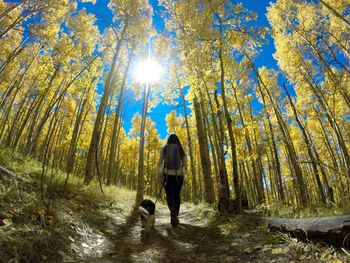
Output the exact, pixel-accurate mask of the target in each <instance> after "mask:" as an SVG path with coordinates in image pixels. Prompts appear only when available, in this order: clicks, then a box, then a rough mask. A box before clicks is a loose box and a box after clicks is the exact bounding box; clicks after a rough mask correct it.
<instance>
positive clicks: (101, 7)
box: [78, 0, 277, 139]
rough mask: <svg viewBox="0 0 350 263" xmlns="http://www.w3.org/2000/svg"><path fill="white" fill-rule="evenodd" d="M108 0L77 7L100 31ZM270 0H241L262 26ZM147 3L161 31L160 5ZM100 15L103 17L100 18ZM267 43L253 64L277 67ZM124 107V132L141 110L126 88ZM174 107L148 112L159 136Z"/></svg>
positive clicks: (109, 15) (164, 133)
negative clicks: (92, 20) (93, 21)
mask: <svg viewBox="0 0 350 263" xmlns="http://www.w3.org/2000/svg"><path fill="white" fill-rule="evenodd" d="M108 2H109V0H97V1H96V4H95V5H93V4H91V3H79V6H78V9H81V8H86V10H87V12H88V13H93V14H95V15H96V16H97V25H98V27H99V29H100V31H101V32H103V31H104V30H105V29H106V28H107V27H108V23H106V22H105V20H108V21H111V20H112V13H111V11H110V10H109V9H108V8H107V4H108ZM270 2H275V0H274V1H268V0H242V3H243V5H244V6H246V7H247V8H248V9H250V10H251V11H253V12H255V13H257V15H258V19H257V21H256V22H255V23H257V24H259V25H263V26H269V24H268V21H267V19H266V12H267V11H266V8H267V7H268V6H269V3H270ZM149 3H150V4H151V5H152V7H153V11H154V13H153V26H154V27H155V29H156V30H157V31H158V32H159V33H161V32H162V31H163V30H164V22H163V20H162V18H161V15H160V11H161V7H159V5H158V0H149ZM102 16H103V17H104V18H105V19H104V18H102ZM268 39H269V43H268V44H267V45H265V46H264V47H263V50H262V52H261V53H260V55H259V56H258V57H257V58H256V60H255V64H256V65H257V66H258V67H261V66H263V65H265V66H266V67H268V68H275V69H277V65H276V61H275V60H274V59H273V57H272V54H273V53H274V52H275V48H274V45H273V41H272V39H271V37H268ZM124 102H125V103H124V105H127V106H124V107H126V108H125V109H124V111H125V115H124V125H123V126H124V129H125V130H126V132H128V131H129V129H130V127H131V119H132V116H133V115H134V114H135V113H136V112H137V111H138V112H141V103H142V102H141V101H136V100H135V97H134V94H133V92H132V91H131V90H128V91H127V92H126V94H125V101H124ZM253 107H256V109H257V110H258V108H259V105H258V104H257V103H256V102H253ZM173 109H176V110H177V111H178V112H179V113H181V112H182V110H181V108H179V107H176V106H168V105H164V104H159V105H158V106H157V107H155V108H154V109H152V111H151V112H150V113H149V114H148V116H149V117H151V119H152V120H153V121H154V122H155V123H156V128H157V130H158V132H159V134H160V136H161V138H163V139H164V138H165V137H166V136H167V127H166V122H165V116H166V114H168V113H169V112H170V111H171V110H173Z"/></svg>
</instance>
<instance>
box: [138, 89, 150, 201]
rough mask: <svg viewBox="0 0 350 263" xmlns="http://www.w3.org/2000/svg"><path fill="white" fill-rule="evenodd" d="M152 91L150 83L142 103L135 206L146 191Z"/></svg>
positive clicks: (145, 90)
mask: <svg viewBox="0 0 350 263" xmlns="http://www.w3.org/2000/svg"><path fill="white" fill-rule="evenodd" d="M149 93H150V84H149V83H148V84H146V85H145V88H144V99H143V104H142V121H141V130H140V144H139V163H138V177H137V178H138V180H137V192H136V199H135V208H137V207H138V206H139V205H140V203H141V202H142V200H143V191H144V183H145V178H144V148H145V127H146V115H147V110H148V97H149Z"/></svg>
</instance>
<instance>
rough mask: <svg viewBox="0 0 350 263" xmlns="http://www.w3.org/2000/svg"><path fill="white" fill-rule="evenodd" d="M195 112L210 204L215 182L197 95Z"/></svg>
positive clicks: (205, 186) (194, 103) (206, 193)
mask: <svg viewBox="0 0 350 263" xmlns="http://www.w3.org/2000/svg"><path fill="white" fill-rule="evenodd" d="M193 107H194V113H195V116H196V128H197V135H198V142H199V150H200V158H201V165H202V172H203V180H204V200H205V202H206V203H208V204H212V203H214V201H215V197H214V189H213V182H212V178H211V162H210V156H209V146H208V141H207V139H206V133H205V130H204V127H203V120H202V119H203V116H202V113H201V108H200V107H201V106H200V104H199V102H198V99H197V97H194V98H193Z"/></svg>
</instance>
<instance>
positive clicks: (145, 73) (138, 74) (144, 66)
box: [134, 58, 163, 83]
mask: <svg viewBox="0 0 350 263" xmlns="http://www.w3.org/2000/svg"><path fill="white" fill-rule="evenodd" d="M162 75H163V68H162V67H161V65H160V64H159V63H158V62H157V61H155V60H154V59H152V58H148V59H145V60H142V61H140V62H138V63H137V65H136V67H135V72H134V76H135V78H136V80H137V81H139V82H141V83H150V82H155V81H158V80H160V79H161V77H162Z"/></svg>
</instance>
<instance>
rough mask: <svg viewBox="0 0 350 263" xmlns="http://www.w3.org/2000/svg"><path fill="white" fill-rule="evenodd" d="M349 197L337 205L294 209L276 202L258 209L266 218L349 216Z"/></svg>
mask: <svg viewBox="0 0 350 263" xmlns="http://www.w3.org/2000/svg"><path fill="white" fill-rule="evenodd" d="M348 200H349V197H344V199H343V201H340V202H338V203H337V204H328V205H322V204H310V205H308V206H305V207H299V208H296V207H294V206H292V205H287V204H285V205H283V204H282V205H281V204H278V203H276V202H274V203H270V204H268V205H263V206H260V207H258V209H262V210H265V211H267V214H268V216H273V217H289V218H305V217H322V216H335V215H345V214H350V202H348Z"/></svg>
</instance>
